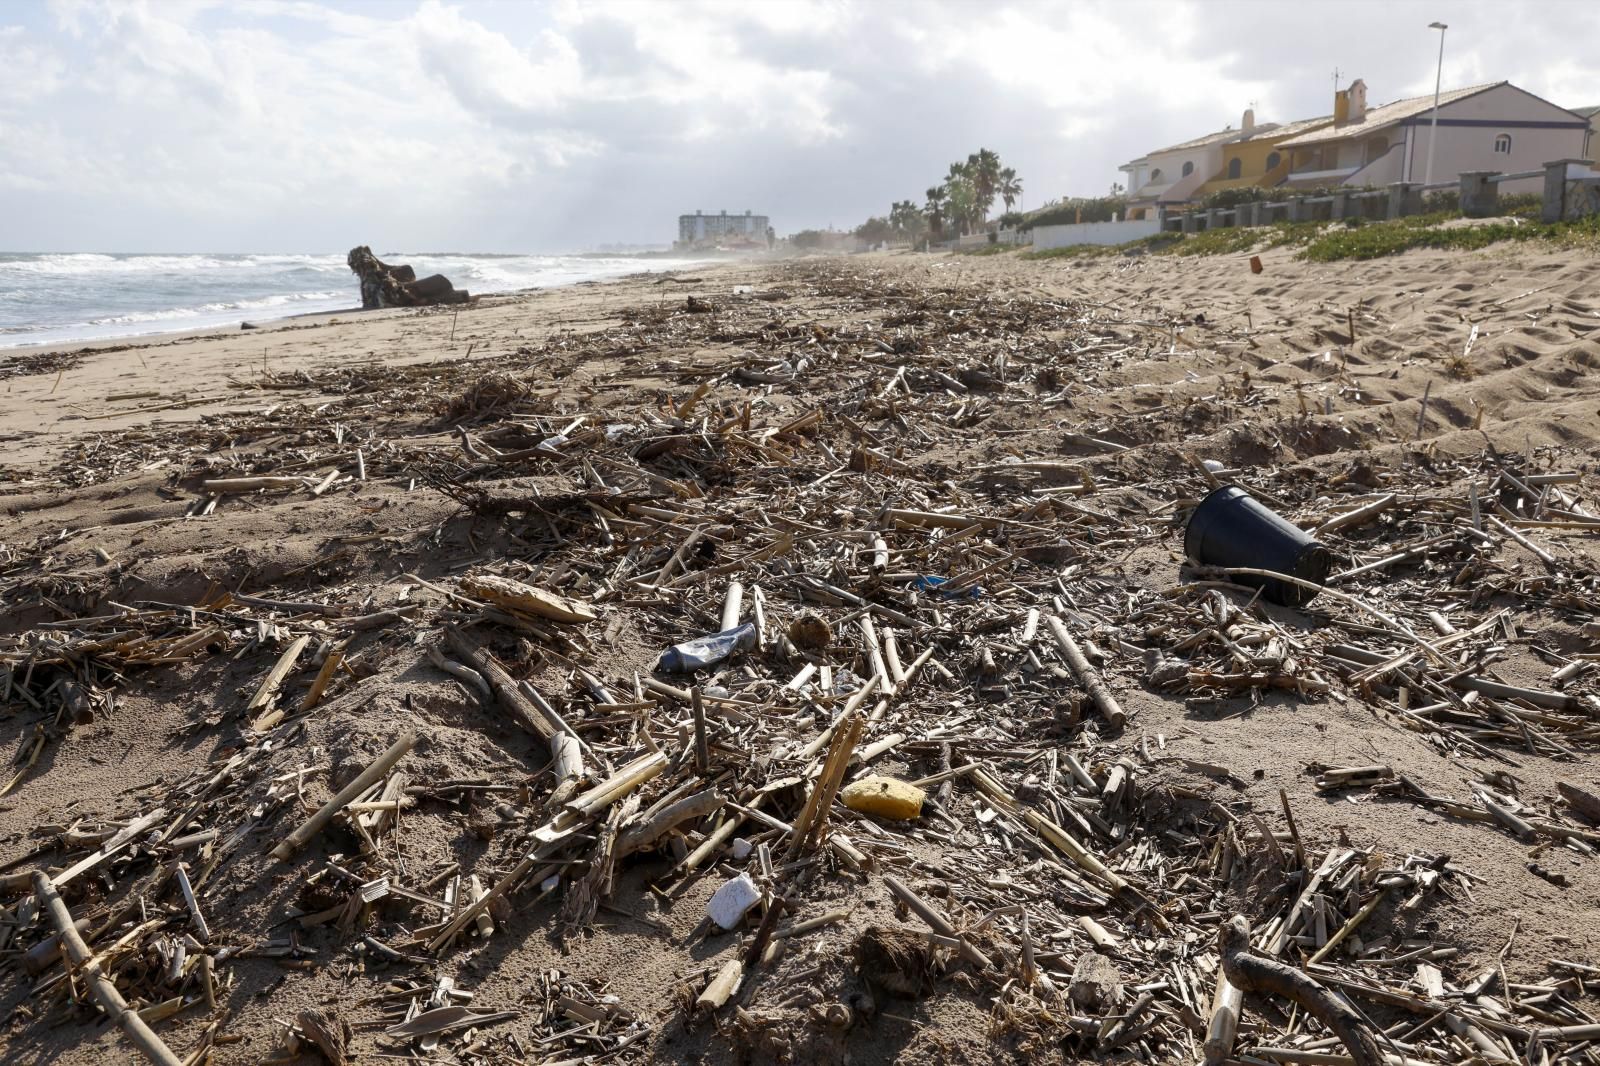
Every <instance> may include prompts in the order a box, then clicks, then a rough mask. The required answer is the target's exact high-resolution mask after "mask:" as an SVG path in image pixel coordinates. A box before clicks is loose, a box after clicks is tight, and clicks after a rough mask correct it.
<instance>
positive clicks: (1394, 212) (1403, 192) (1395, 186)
mask: <svg viewBox="0 0 1600 1066" xmlns="http://www.w3.org/2000/svg"><path fill="white" fill-rule="evenodd" d="M1414 188H1416V186H1415V184H1414V183H1412V182H1408V181H1396V182H1392V183H1391V184H1390V185H1389V203H1388V205H1387V208H1388V209H1387V210H1386V211H1385V212H1384V217H1385V218H1404V217H1405V216H1406V215H1409V214H1412V213H1413V212H1412V211H1411V209H1410V208H1411V192H1412V190H1413V189H1414Z"/></svg>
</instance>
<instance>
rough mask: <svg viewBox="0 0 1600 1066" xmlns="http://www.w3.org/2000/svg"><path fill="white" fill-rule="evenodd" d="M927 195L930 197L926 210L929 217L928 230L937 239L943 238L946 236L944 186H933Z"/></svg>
mask: <svg viewBox="0 0 1600 1066" xmlns="http://www.w3.org/2000/svg"><path fill="white" fill-rule="evenodd" d="M925 195H926V196H927V197H928V206H927V207H926V208H925V212H926V214H927V216H928V229H930V230H932V231H933V235H934V236H935V237H942V236H943V235H944V186H942V185H935V186H932V187H931V188H929V189H928V191H927V193H926V194H925Z"/></svg>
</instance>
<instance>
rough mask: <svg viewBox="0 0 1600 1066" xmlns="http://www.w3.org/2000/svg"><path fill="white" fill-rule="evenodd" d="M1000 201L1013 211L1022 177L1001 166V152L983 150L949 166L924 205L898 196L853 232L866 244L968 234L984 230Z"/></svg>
mask: <svg viewBox="0 0 1600 1066" xmlns="http://www.w3.org/2000/svg"><path fill="white" fill-rule="evenodd" d="M997 199H998V200H999V201H1000V202H1001V203H1003V204H1004V205H1005V210H1006V213H1007V214H1010V213H1011V209H1012V208H1013V206H1015V205H1016V204H1017V203H1019V202H1020V201H1021V199H1022V178H1021V177H1019V176H1018V174H1017V172H1016V169H1015V168H1014V167H1007V166H1002V165H1001V163H1000V155H999V153H997V152H993V151H991V150H989V149H988V148H979V149H978V150H977V151H976V152H973V153H972V154H971V155H969V156H967V158H966V161H965V162H960V161H958V162H954V163H951V164H950V166H949V169H948V170H946V171H945V176H944V180H943V181H941V182H940V183H939V184H937V185H930V186H929V187H928V189H927V190H926V192H924V193H923V204H922V206H921V207H918V206H917V204H916V202H915V201H913V200H898V201H896V202H895V203H894V204H892V205H891V206H890V208H889V213H888V214H887V215H883V216H873V217H872V218H869V219H867V220H866V221H865V222H863V223H862V224H861V225H859V226H857V227H856V229H855V235H856V236H857V237H859V238H860V239H861V240H863V241H866V242H867V243H868V244H883V243H887V242H890V241H901V242H909V243H913V244H914V243H917V242H919V241H921V240H923V239H924V238H927V239H929V240H934V241H945V240H951V239H952V238H955V237H964V236H967V235H968V234H972V233H977V232H979V231H981V230H982V229H983V227H984V226H985V225H986V224H987V223H988V221H989V214H990V212H992V211H993V210H994V202H995V200H997Z"/></svg>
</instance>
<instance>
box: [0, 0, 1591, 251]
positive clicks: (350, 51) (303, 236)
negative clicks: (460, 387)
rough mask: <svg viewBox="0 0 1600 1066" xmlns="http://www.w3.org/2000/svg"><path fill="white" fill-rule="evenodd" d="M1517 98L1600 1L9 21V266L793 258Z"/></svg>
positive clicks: (1558, 69) (308, 2)
mask: <svg viewBox="0 0 1600 1066" xmlns="http://www.w3.org/2000/svg"><path fill="white" fill-rule="evenodd" d="M1435 20H1443V21H1445V22H1447V23H1448V24H1449V26H1450V28H1449V30H1448V32H1447V34H1446V39H1445V52H1444V66H1443V76H1444V86H1445V88H1447V89H1448V88H1450V87H1452V86H1464V85H1472V84H1478V83H1482V82H1489V81H1498V80H1502V79H1505V80H1510V81H1512V82H1514V83H1515V84H1517V85H1519V86H1521V87H1523V88H1525V89H1527V90H1529V91H1531V92H1533V93H1536V94H1538V95H1540V96H1544V97H1546V98H1547V99H1550V100H1552V101H1554V102H1555V103H1558V104H1561V105H1562V106H1566V107H1577V106H1583V105H1594V104H1600V47H1597V42H1600V5H1596V4H1594V3H1592V2H1590V0H1536V2H1517V0H1499V2H1494V3H1478V2H1476V0H1462V2H1445V0H1432V2H1412V0H1382V2H1366V0H1335V2H1326V3H1325V2H1315V0H1301V2H1268V0H1244V2H1235V0H1166V2H1162V3H1148V4H1147V3H1141V2H1137V0H1117V2H1108V3H1097V2H1070V3H1069V2H1060V3H1057V2H1051V0H1027V2H1006V0H984V2H953V0H734V2H722V0H643V2H638V0H635V2H607V0H586V2H582V3H579V2H569V0H552V2H549V3H538V2H535V0H460V2H447V0H394V2H389V0H362V2H324V0H283V2H277V0H226V2H222V0H142V2H141V0H126V2H123V0H48V2H47V0H37V2H36V0H0V250H6V251H41V252H44V251H104V252H119V251H123V252H126V251H166V252H180V251H215V252H230V251H237V252H244V251H261V252H298V251H306V252H310V251H321V252H328V251H342V250H344V249H347V248H349V247H350V246H352V245H355V244H371V245H374V246H377V247H382V248H390V249H404V250H410V251H476V252H559V251H581V250H587V249H593V248H595V247H597V246H599V245H601V244H604V243H611V242H630V243H641V244H652V243H665V242H668V241H670V240H672V239H673V237H674V236H675V235H676V225H677V222H676V220H677V216H678V215H679V214H682V213H686V212H693V211H695V210H704V211H707V212H714V211H720V210H727V211H730V212H743V211H745V210H753V211H755V212H756V213H758V214H768V215H770V216H771V218H772V222H773V225H774V227H775V228H776V229H777V230H778V232H779V233H780V234H786V233H792V232H795V231H797V230H800V229H804V228H812V227H819V228H820V227H828V226H834V227H839V228H850V227H853V226H855V225H856V224H858V223H859V222H861V221H862V220H863V219H865V218H866V217H867V216H868V215H871V214H885V213H887V211H888V207H889V205H890V203H891V202H893V201H895V200H901V199H915V200H918V201H919V202H920V201H921V199H922V197H923V193H924V191H925V190H926V189H927V188H928V186H930V185H933V184H936V183H937V182H938V181H939V180H940V179H942V177H943V176H944V173H945V171H946V169H947V167H948V164H949V163H950V162H951V161H953V160H957V159H964V158H965V157H966V156H967V155H968V154H969V153H971V152H974V151H976V150H977V149H978V148H979V147H985V148H990V149H992V150H994V151H996V152H998V153H999V155H1000V157H1001V159H1002V161H1003V163H1004V164H1006V165H1009V166H1012V167H1014V168H1015V169H1016V170H1017V172H1018V173H1019V175H1020V176H1021V178H1022V182H1023V187H1024V190H1025V192H1024V199H1023V204H1024V206H1029V207H1031V206H1038V205H1039V204H1041V203H1043V202H1044V201H1046V200H1049V199H1053V198H1058V197H1064V196H1072V195H1087V196H1094V195H1103V194H1104V193H1106V192H1107V191H1108V189H1109V187H1110V186H1111V184H1112V182H1114V181H1117V180H1118V179H1119V178H1120V177H1121V176H1122V175H1120V174H1119V173H1118V172H1117V169H1116V168H1117V166H1118V164H1120V163H1123V162H1126V161H1127V160H1129V159H1132V158H1135V157H1137V156H1139V155H1141V154H1143V153H1144V152H1146V151H1149V150H1151V149H1154V148H1159V147H1161V146H1163V145H1166V144H1170V143H1175V142H1178V141H1183V140H1186V139H1188V138H1190V137H1194V136H1198V135H1200V134H1202V133H1206V132H1209V131H1212V130H1217V129H1222V128H1224V127H1227V126H1229V125H1233V126H1237V125H1238V124H1239V122H1240V118H1241V115H1242V113H1243V111H1244V109H1245V108H1246V107H1247V106H1250V105H1251V104H1253V105H1254V107H1255V112H1256V117H1257V120H1258V121H1278V122H1283V121H1290V120H1293V119H1298V118H1306V117H1311V116H1314V115H1320V114H1326V113H1328V112H1330V111H1331V110H1332V93H1333V88H1334V80H1333V79H1334V72H1335V71H1336V70H1337V71H1339V72H1340V74H1341V82H1340V84H1341V85H1343V84H1347V83H1348V82H1349V81H1350V80H1351V79H1353V78H1356V77H1360V78H1362V79H1364V80H1365V81H1366V83H1367V88H1368V99H1369V101H1371V102H1372V103H1373V104H1374V105H1375V104H1378V103H1383V102H1387V101H1390V100H1394V99H1398V98H1401V97H1406V96H1415V95H1422V94H1426V93H1431V92H1432V91H1433V83H1434V73H1435V64H1436V61H1437V58H1438V53H1437V49H1438V43H1439V37H1438V34H1437V31H1434V30H1430V29H1428V23H1429V22H1432V21H1435Z"/></svg>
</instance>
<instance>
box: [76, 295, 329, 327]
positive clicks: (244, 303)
mask: <svg viewBox="0 0 1600 1066" xmlns="http://www.w3.org/2000/svg"><path fill="white" fill-rule="evenodd" d="M348 295H349V293H348V292H345V291H342V290H341V291H335V292H287V293H279V294H278V295H276V296H264V297H261V298H260V299H256V300H229V301H226V302H220V303H208V304H200V305H199V306H196V307H169V308H165V309H163V310H159V311H134V312H131V313H129V314H125V315H107V316H105V317H103V318H91V319H89V320H88V321H87V322H83V323H79V324H80V325H85V326H119V325H122V324H124V323H135V322H166V321H169V320H172V319H183V318H199V317H203V316H206V315H215V314H221V313H222V312H224V311H270V310H272V309H274V308H279V307H288V306H291V305H293V304H297V303H306V302H308V301H312V300H336V299H338V298H339V297H341V296H348Z"/></svg>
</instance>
